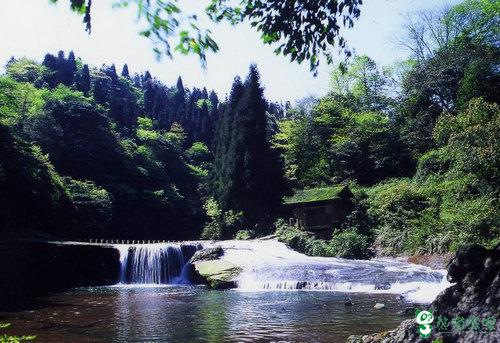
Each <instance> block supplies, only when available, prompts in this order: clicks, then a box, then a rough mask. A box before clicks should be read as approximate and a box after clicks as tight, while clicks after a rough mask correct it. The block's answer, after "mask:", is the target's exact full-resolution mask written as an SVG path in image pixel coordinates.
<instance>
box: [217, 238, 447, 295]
mask: <svg viewBox="0 0 500 343" xmlns="http://www.w3.org/2000/svg"><path fill="white" fill-rule="evenodd" d="M218 245H221V246H222V247H223V248H224V250H225V254H224V256H223V257H222V258H223V259H225V260H227V261H229V262H232V263H234V264H237V265H239V266H241V267H242V268H243V273H242V274H241V275H240V276H239V278H238V280H237V282H238V288H239V289H241V290H244V291H258V290H322V291H337V292H362V293H395V294H402V295H404V296H405V298H407V299H409V300H411V301H413V302H431V301H432V300H434V299H435V297H436V296H437V295H438V294H439V292H440V291H442V290H443V289H445V288H446V287H448V286H449V285H450V284H449V283H448V282H447V280H446V277H445V276H446V272H445V271H444V270H432V269H430V268H428V267H425V266H420V265H415V264H411V263H407V262H401V261H396V260H393V259H386V260H369V261H366V260H347V259H341V258H327V257H309V256H305V255H303V254H300V253H297V252H295V251H293V250H291V249H289V248H287V247H286V246H285V245H284V244H282V243H279V242H277V241H224V242H219V243H218Z"/></svg>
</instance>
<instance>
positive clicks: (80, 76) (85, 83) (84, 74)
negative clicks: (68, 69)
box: [75, 64, 91, 95]
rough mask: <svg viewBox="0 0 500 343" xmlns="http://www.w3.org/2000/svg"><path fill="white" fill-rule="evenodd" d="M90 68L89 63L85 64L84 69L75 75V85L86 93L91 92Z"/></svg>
mask: <svg viewBox="0 0 500 343" xmlns="http://www.w3.org/2000/svg"><path fill="white" fill-rule="evenodd" d="M90 82H91V81H90V70H89V66H88V65H87V64H84V65H83V67H82V70H81V71H80V72H77V74H76V75H75V87H76V89H77V90H79V91H80V92H83V94H85V95H89V92H90V87H91V85H90Z"/></svg>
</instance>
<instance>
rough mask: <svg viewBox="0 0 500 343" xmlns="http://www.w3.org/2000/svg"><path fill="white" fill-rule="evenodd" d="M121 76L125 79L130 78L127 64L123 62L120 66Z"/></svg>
mask: <svg viewBox="0 0 500 343" xmlns="http://www.w3.org/2000/svg"><path fill="white" fill-rule="evenodd" d="M122 76H123V77H124V78H126V79H130V73H129V71H128V65H127V63H125V64H124V65H123V68H122Z"/></svg>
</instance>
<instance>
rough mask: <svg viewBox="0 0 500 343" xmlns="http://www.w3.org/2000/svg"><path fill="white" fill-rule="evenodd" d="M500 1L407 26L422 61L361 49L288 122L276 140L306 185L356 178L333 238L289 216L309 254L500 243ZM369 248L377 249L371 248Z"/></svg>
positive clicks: (294, 238) (295, 238)
mask: <svg viewBox="0 0 500 343" xmlns="http://www.w3.org/2000/svg"><path fill="white" fill-rule="evenodd" d="M499 10H500V9H499V6H498V2H491V1H480V0H477V1H475V0H473V1H465V2H463V3H462V4H459V5H457V6H455V7H452V8H447V9H444V10H436V11H435V12H429V11H427V12H422V13H419V14H417V15H415V16H414V17H413V18H411V20H408V22H407V24H406V27H405V29H406V33H407V35H406V36H405V37H401V38H400V40H401V42H402V45H404V46H405V47H406V48H409V50H410V51H411V52H412V58H411V59H409V60H407V61H404V62H402V63H399V64H397V65H394V66H391V67H390V68H387V67H385V68H383V67H380V66H377V65H376V63H375V62H374V61H373V60H371V59H370V58H369V57H367V56H357V57H355V58H354V59H352V60H351V61H350V63H348V65H347V66H344V67H345V68H342V69H340V68H339V69H337V70H334V71H333V72H332V75H331V89H330V93H329V94H328V95H327V96H325V97H322V98H320V99H305V100H304V101H302V102H299V103H298V105H297V106H295V107H294V108H293V109H292V110H290V111H289V112H288V114H289V117H290V119H288V120H284V121H281V122H280V123H279V126H280V131H279V133H277V134H276V135H275V136H274V138H273V139H274V145H275V146H276V147H277V148H279V149H281V150H282V152H283V156H284V159H285V164H286V167H285V175H286V177H287V179H288V181H289V183H290V184H291V185H293V186H294V187H296V188H304V187H306V188H308V187H314V186H318V185H331V184H336V183H346V184H348V185H349V186H350V188H351V190H353V191H354V193H355V198H356V209H355V210H354V211H353V212H352V213H351V215H350V216H349V218H348V221H347V223H345V224H344V225H343V227H338V228H336V232H334V234H333V238H332V240H331V241H329V242H324V241H318V240H314V239H313V238H311V237H308V236H306V235H304V234H303V233H300V232H296V231H294V230H293V229H291V228H287V227H286V225H285V224H284V223H283V222H281V223H280V229H279V231H278V233H279V234H280V235H281V237H282V239H284V240H285V241H287V242H289V244H291V245H294V246H296V247H299V248H300V249H301V250H303V251H306V252H309V253H311V254H321V255H338V256H348V257H353V256H366V255H367V251H368V252H369V251H370V249H371V250H372V253H374V252H375V251H377V252H378V253H384V254H401V253H425V252H433V253H443V252H447V251H450V250H451V251H453V250H456V249H457V247H458V246H460V245H462V244H466V243H479V244H482V245H486V246H489V247H493V246H494V245H495V244H496V243H497V242H498V241H499V240H500V211H499V200H498V197H499V190H500V188H499V186H500V185H499V176H500V174H499V169H498V168H499V166H500V136H499V128H500V111H499V106H498V100H499V94H500V89H499V76H498V67H499V62H500V59H499V57H500V54H499V44H498V33H499V31H498V15H499V12H500V11H499ZM368 255H369V254H368Z"/></svg>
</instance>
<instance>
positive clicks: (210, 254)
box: [190, 246, 224, 263]
mask: <svg viewBox="0 0 500 343" xmlns="http://www.w3.org/2000/svg"><path fill="white" fill-rule="evenodd" d="M223 255H224V249H222V247H220V246H217V247H213V248H205V249H201V250H198V251H197V252H195V254H194V255H193V257H191V261H190V262H191V263H195V262H199V261H211V260H218V259H219V258H220V257H222V256H223Z"/></svg>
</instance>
